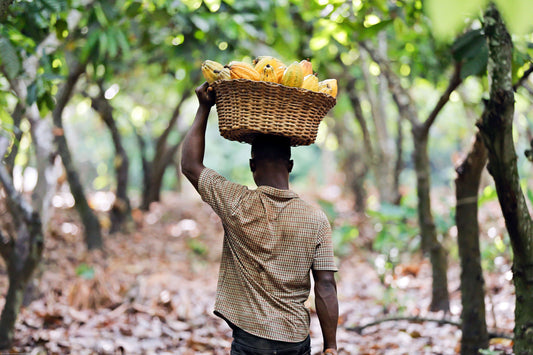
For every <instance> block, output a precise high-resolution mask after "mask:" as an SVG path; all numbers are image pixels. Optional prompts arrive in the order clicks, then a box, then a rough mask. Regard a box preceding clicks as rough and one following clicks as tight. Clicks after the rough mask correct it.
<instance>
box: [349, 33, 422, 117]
mask: <svg viewBox="0 0 533 355" xmlns="http://www.w3.org/2000/svg"><path fill="white" fill-rule="evenodd" d="M359 45H360V46H361V47H362V48H363V49H364V50H366V51H367V52H368V54H370V57H371V58H372V60H373V61H374V62H376V63H377V64H378V65H379V68H380V70H381V72H382V73H383V75H384V76H385V78H386V79H387V83H388V85H389V90H390V91H391V93H392V98H393V99H394V102H396V105H397V106H398V111H399V113H400V116H402V118H405V119H406V120H408V121H409V122H411V125H412V126H413V127H419V126H420V122H419V120H418V113H417V111H416V109H415V108H414V107H415V105H414V103H413V99H412V98H411V95H409V92H408V91H407V90H406V89H405V88H404V87H403V86H402V85H401V83H400V78H398V76H397V75H396V74H395V73H394V72H393V71H392V69H391V68H390V65H389V61H388V60H387V58H383V57H382V56H381V55H380V54H379V53H378V51H376V50H375V49H374V48H372V47H371V46H369V45H368V44H367V43H366V42H365V41H361V42H359Z"/></svg>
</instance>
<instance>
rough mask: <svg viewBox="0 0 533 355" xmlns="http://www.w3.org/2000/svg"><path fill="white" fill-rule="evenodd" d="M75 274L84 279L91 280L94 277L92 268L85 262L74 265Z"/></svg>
mask: <svg viewBox="0 0 533 355" xmlns="http://www.w3.org/2000/svg"><path fill="white" fill-rule="evenodd" d="M76 275H78V276H79V277H81V278H84V279H86V280H92V279H93V278H94V268H93V267H92V266H89V265H87V264H85V263H81V264H80V265H78V266H77V267H76Z"/></svg>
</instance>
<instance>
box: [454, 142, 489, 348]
mask: <svg viewBox="0 0 533 355" xmlns="http://www.w3.org/2000/svg"><path fill="white" fill-rule="evenodd" d="M486 163H487V148H485V145H484V144H483V141H482V140H481V135H480V134H479V133H478V134H476V136H475V140H474V143H473V144H472V147H471V149H470V151H469V152H468V155H467V156H466V158H465V159H464V160H463V162H462V163H461V164H460V165H459V166H458V167H457V169H456V172H457V177H456V179H455V189H456V190H455V194H456V199H457V207H456V215H455V221H456V225H457V241H458V246H459V257H460V259H461V304H462V306H463V309H462V313H461V319H462V323H461V330H462V338H461V354H462V355H469V354H477V353H478V352H479V350H480V349H486V348H488V346H489V336H488V332H487V322H486V320H485V292H484V284H485V281H484V279H483V270H482V268H481V252H480V250H479V224H478V206H477V202H478V191H479V183H480V179H481V173H482V171H483V168H484V167H485V165H486Z"/></svg>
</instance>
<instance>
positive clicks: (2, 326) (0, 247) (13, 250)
mask: <svg viewBox="0 0 533 355" xmlns="http://www.w3.org/2000/svg"><path fill="white" fill-rule="evenodd" d="M2 140H6V138H5V137H1V136H0V147H1V149H0V156H4V153H5V148H4V144H3V142H1V141H2ZM6 147H7V146H6ZM0 183H1V185H2V186H3V187H4V191H5V194H6V202H7V207H8V210H9V212H10V214H11V216H12V219H13V225H14V227H13V228H12V229H13V230H14V231H16V234H17V236H16V238H15V237H14V236H13V235H9V236H5V235H3V233H2V232H1V231H0V255H1V256H2V257H3V258H4V260H5V262H6V266H7V272H8V279H9V288H8V291H7V294H6V298H5V304H4V308H3V309H2V314H1V315H0V349H6V348H8V347H9V346H10V344H11V343H12V341H13V335H14V327H15V322H16V320H17V315H18V312H19V310H20V306H21V304H22V299H23V295H24V291H25V288H26V285H27V284H28V282H29V281H30V280H31V277H32V275H33V272H34V271H35V269H36V268H37V266H38V265H39V263H40V261H41V258H42V254H43V247H44V234H43V231H42V225H41V219H40V217H39V214H38V213H37V212H35V211H34V210H33V208H32V207H31V205H30V204H28V203H27V202H26V201H25V200H24V199H23V198H22V196H21V195H20V194H19V193H18V192H17V191H16V190H15V187H14V186H13V180H12V179H11V175H10V173H9V172H8V170H7V169H6V167H5V166H4V165H3V164H0Z"/></svg>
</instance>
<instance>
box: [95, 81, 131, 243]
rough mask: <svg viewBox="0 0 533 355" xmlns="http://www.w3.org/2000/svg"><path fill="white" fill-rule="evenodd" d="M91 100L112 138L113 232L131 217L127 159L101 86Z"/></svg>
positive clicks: (111, 108)
mask: <svg viewBox="0 0 533 355" xmlns="http://www.w3.org/2000/svg"><path fill="white" fill-rule="evenodd" d="M91 102H92V107H93V108H94V109H95V110H96V111H97V112H98V113H99V114H100V117H101V118H102V120H103V121H104V123H105V124H106V126H107V127H108V128H109V130H110V132H111V137H112V139H113V146H114V147H115V174H116V179H117V188H116V191H115V202H114V203H113V206H112V208H111V211H110V219H111V228H110V230H109V232H110V233H115V232H119V231H121V230H123V229H124V225H125V223H126V222H127V221H128V220H129V219H130V218H131V205H130V200H129V198H128V194H127V189H128V177H129V175H128V170H129V159H128V155H127V154H126V150H125V149H124V146H123V145H122V138H121V136H120V133H119V131H118V128H117V125H116V123H115V119H114V118H113V107H112V106H111V104H110V103H109V101H108V100H107V99H106V98H105V96H104V90H103V88H102V87H100V94H99V95H98V97H95V98H92V99H91Z"/></svg>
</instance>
